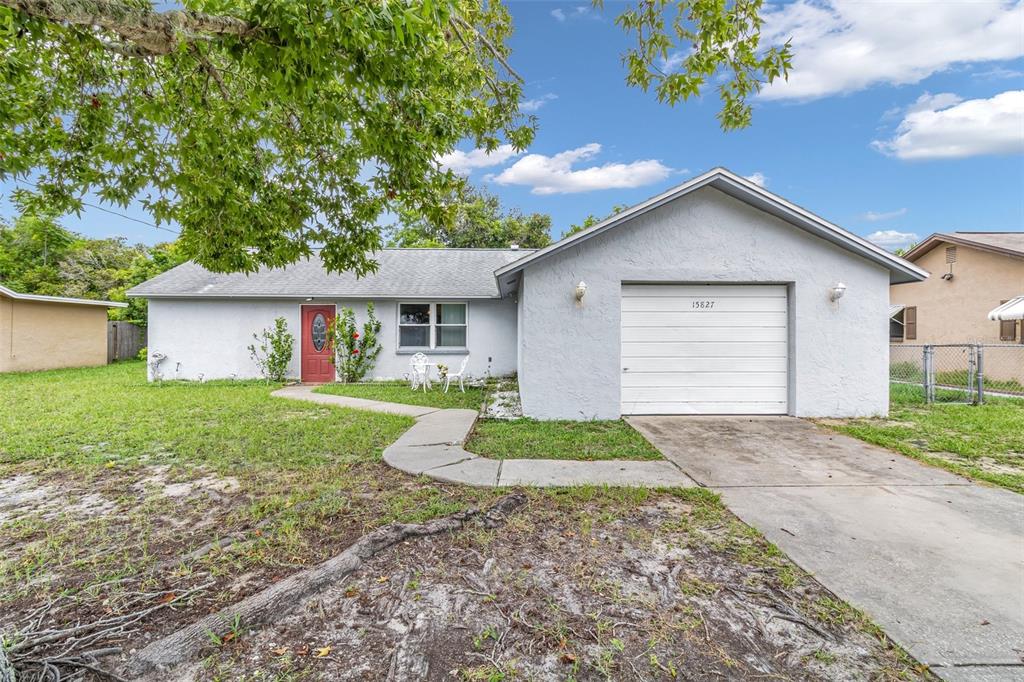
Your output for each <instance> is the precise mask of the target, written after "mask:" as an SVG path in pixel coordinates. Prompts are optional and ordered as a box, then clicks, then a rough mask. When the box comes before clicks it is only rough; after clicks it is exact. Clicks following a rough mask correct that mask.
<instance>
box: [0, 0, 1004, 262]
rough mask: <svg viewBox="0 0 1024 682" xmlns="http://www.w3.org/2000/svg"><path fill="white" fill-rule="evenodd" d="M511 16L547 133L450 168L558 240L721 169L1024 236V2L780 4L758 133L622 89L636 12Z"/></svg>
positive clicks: (843, 221) (906, 230)
mask: <svg viewBox="0 0 1024 682" xmlns="http://www.w3.org/2000/svg"><path fill="white" fill-rule="evenodd" d="M510 7H511V9H512V13H513V17H514V20H515V26H516V31H515V35H514V37H513V39H512V41H511V44H512V47H513V59H512V62H513V65H514V66H515V68H516V69H517V70H518V71H519V72H520V73H521V74H522V75H523V76H524V77H525V79H526V81H527V86H526V93H525V95H526V99H527V100H528V101H529V103H528V104H527V107H528V108H534V109H535V114H536V116H537V117H538V120H539V130H538V132H537V137H536V140H535V142H534V144H533V146H532V147H531V149H530V150H528V151H527V152H526V153H524V154H519V155H512V154H510V153H505V154H502V153H498V154H494V155H492V156H491V157H486V158H484V157H482V156H481V155H480V154H472V153H471V152H472V150H471V149H469V148H464V149H463V150H462V152H464V154H456V155H454V156H452V157H450V158H448V159H447V160H448V161H449V162H450V163H451V164H452V166H453V167H455V168H456V169H458V170H462V171H463V172H466V173H468V175H469V178H470V179H471V180H472V181H473V182H474V183H477V184H480V185H483V186H485V187H487V188H488V189H489V190H491V191H493V192H495V193H496V194H498V195H499V196H500V197H501V198H502V200H503V202H504V203H505V204H506V205H507V206H510V207H513V206H514V207H519V208H521V209H522V210H524V211H527V212H533V211H538V212H542V213H548V214H550V215H551V216H552V218H553V223H554V228H553V230H552V232H553V233H554V236H556V237H557V236H558V235H559V234H560V233H561V232H562V231H563V230H564V229H565V228H567V227H568V226H569V225H570V224H571V223H574V222H578V221H579V220H581V219H582V218H583V217H584V216H586V215H587V214H590V213H593V214H596V215H599V216H600V215H604V214H605V213H607V212H608V211H609V210H610V209H611V207H612V206H614V205H616V204H633V203H636V202H638V201H641V200H643V199H645V198H647V197H649V196H651V195H653V194H656V193H658V192H660V191H662V190H664V189H666V188H668V187H671V186H672V185H675V184H678V183H680V182H682V181H684V180H685V179H687V178H689V177H692V176H693V175H697V174H699V173H700V172H703V171H705V170H707V169H709V168H712V167H714V166H725V167H727V168H729V169H731V170H733V171H734V172H736V173H739V174H741V175H745V176H756V177H758V178H759V179H763V182H764V183H765V185H766V187H767V188H768V189H769V190H771V191H773V192H776V193H778V194H780V195H782V196H784V197H785V198H787V199H789V200H790V201H793V202H795V203H797V204H800V205H801V206H803V207H805V208H807V209H809V210H811V211H813V212H815V213H818V214H819V215H821V216H823V217H825V218H827V219H829V220H831V221H833V222H835V223H837V224H839V225H841V226H843V227H845V228H847V229H849V230H851V231H853V232H856V233H858V234H861V235H865V236H867V235H871V234H872V233H878V232H882V233H896V234H889V235H887V236H886V235H883V236H877V235H876V239H877V240H878V241H879V243H881V244H882V245H884V246H887V247H890V248H894V247H896V246H900V245H903V243H905V242H906V241H908V240H913V239H914V238H915V237H912V236H911V235H916V237H917V238H919V237H924V236H926V235H928V234H930V233H932V232H942V231H953V230H975V231H977V230H995V231H1004V230H1022V229H1024V6H1022V3H1021V2H1020V0H1018V1H1017V2H1003V3H1000V2H991V3H988V2H973V3H967V2H961V3H920V2H904V1H900V2H872V3H865V2H848V1H847V0H813V1H811V0H799V1H798V2H794V3H787V4H782V5H775V6H772V7H771V8H770V9H769V11H768V21H767V23H766V33H767V36H768V38H769V39H773V38H778V39H780V40H782V39H785V38H788V37H793V39H794V49H795V51H796V62H795V70H794V72H793V73H792V75H791V80H790V83H789V84H786V85H783V86H782V87H778V88H772V89H769V90H768V91H767V92H765V93H763V94H762V96H760V97H759V98H757V100H756V106H755V112H754V121H753V125H752V126H751V127H750V128H749V129H747V130H742V131H739V132H731V133H724V132H722V131H721V130H720V128H719V126H718V122H717V120H716V119H715V114H716V113H717V111H718V107H719V102H718V98H717V96H716V95H715V94H714V93H713V92H709V93H708V94H707V95H706V96H705V97H704V98H703V99H702V100H691V101H689V102H685V103H683V104H680V105H677V106H676V107H675V108H669V107H667V106H665V105H660V104H658V102H657V101H656V99H655V97H654V95H653V94H651V93H643V92H641V91H639V90H635V89H631V88H628V87H627V86H626V85H625V83H624V70H623V67H622V65H621V62H620V55H621V53H622V52H623V50H624V49H625V48H626V47H627V44H628V40H629V38H628V37H627V36H626V35H625V34H624V33H623V32H622V31H621V29H619V28H618V27H617V26H615V24H614V22H613V19H614V17H615V15H617V14H618V13H619V12H620V11H621V9H622V8H623V7H624V5H623V4H622V3H615V2H608V3H606V5H605V9H604V11H603V12H598V11H597V10H594V9H591V7H590V5H589V4H588V3H579V2H577V3H561V2H512V3H511V4H510ZM466 153H468V154H469V155H468V156H467V155H465V154H466ZM7 189H8V188H6V187H2V186H0V191H6V190H7ZM116 210H118V211H120V210H121V209H116ZM0 213H2V214H7V215H9V214H10V213H11V211H10V207H9V206H8V205H6V204H5V203H3V204H0ZM128 213H129V215H132V216H134V217H137V218H140V219H142V220H148V218H147V216H145V214H144V213H143V212H141V211H140V210H137V209H129V210H128ZM65 224H66V225H67V226H68V227H69V228H72V229H75V230H77V231H80V232H83V233H85V234H88V235H91V236H112V235H124V236H126V237H128V238H129V240H131V241H142V242H146V243H154V242H157V241H163V240H165V239H166V238H167V237H168V236H170V235H168V234H167V233H165V232H160V231H157V230H155V229H153V228H152V227H148V226H146V225H142V224H139V223H134V222H132V221H129V220H125V219H123V218H119V217H116V216H112V215H110V214H107V213H103V212H100V211H97V210H95V209H89V210H87V212H86V213H85V214H84V215H83V216H82V218H81V219H77V218H74V217H69V218H68V219H67V220H66V221H65Z"/></svg>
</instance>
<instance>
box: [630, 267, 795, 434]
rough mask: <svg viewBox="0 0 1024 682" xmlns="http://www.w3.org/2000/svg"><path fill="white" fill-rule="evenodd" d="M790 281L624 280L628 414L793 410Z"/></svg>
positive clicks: (771, 412)
mask: <svg viewBox="0 0 1024 682" xmlns="http://www.w3.org/2000/svg"><path fill="white" fill-rule="evenodd" d="M787 339H788V336H787V330H786V287H785V285H746V284H735V285H720V284H715V285H701V284H697V285H690V284H688V285H681V284H624V285H622V413H623V414H785V413H786V408H787V405H786V399H787V383H788V382H787V378H788V371H787V358H788V348H787V344H788V341H787Z"/></svg>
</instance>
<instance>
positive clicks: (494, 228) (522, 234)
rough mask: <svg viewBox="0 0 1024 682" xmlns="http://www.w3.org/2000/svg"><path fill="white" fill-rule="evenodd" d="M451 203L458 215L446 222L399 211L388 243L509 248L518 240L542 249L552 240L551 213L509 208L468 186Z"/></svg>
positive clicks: (526, 247)
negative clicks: (442, 222) (526, 212)
mask: <svg viewBox="0 0 1024 682" xmlns="http://www.w3.org/2000/svg"><path fill="white" fill-rule="evenodd" d="M450 203H451V205H453V206H454V207H455V215H454V218H453V220H452V221H451V222H450V223H447V224H441V223H436V222H432V221H429V220H424V219H423V218H422V217H420V216H419V215H417V214H415V213H412V212H411V211H404V212H402V213H400V214H399V216H398V222H397V223H396V224H395V225H394V226H393V227H392V228H391V229H390V230H389V233H390V235H389V236H390V239H389V241H388V246H399V247H406V248H409V247H413V248H417V247H418V248H423V247H444V248H454V249H480V248H488V249H507V248H509V246H511V245H512V244H517V245H519V246H521V247H523V248H524V249H539V248H542V247H545V246H547V245H548V244H550V243H551V216H549V215H544V214H543V213H531V214H530V215H525V214H523V212H522V211H520V210H518V209H512V210H506V209H504V208H502V206H501V201H500V200H499V199H498V197H496V196H494V195H493V194H490V193H488V192H486V191H485V190H481V189H474V188H467V189H466V190H465V192H463V193H461V194H460V195H459V196H458V197H456V198H455V199H453V200H452V202H450Z"/></svg>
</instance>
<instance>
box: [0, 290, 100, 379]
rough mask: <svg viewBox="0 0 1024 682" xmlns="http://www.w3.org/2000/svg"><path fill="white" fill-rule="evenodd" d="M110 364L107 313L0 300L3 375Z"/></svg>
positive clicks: (96, 308)
mask: <svg viewBox="0 0 1024 682" xmlns="http://www.w3.org/2000/svg"><path fill="white" fill-rule="evenodd" d="M106 362H107V309H106V308H104V307H102V306H92V305H76V304H73V303H51V302H46V303H44V302H40V301H19V300H14V299H11V298H7V297H6V296H0V372H31V371H37V370H43V369H57V368H59V367H90V366H93V365H104V364H106Z"/></svg>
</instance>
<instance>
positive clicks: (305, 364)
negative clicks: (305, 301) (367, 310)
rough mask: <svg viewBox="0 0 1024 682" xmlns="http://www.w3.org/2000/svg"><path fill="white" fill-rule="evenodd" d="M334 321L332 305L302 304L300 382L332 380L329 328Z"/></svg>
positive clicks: (309, 382)
mask: <svg viewBox="0 0 1024 682" xmlns="http://www.w3.org/2000/svg"><path fill="white" fill-rule="evenodd" d="M333 321H334V306H333V305H304V306H302V382H303V383H308V384H322V383H325V382H328V381H334V364H333V363H332V362H331V354H332V352H333V351H332V349H331V343H330V334H329V330H330V328H331V322H333Z"/></svg>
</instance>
